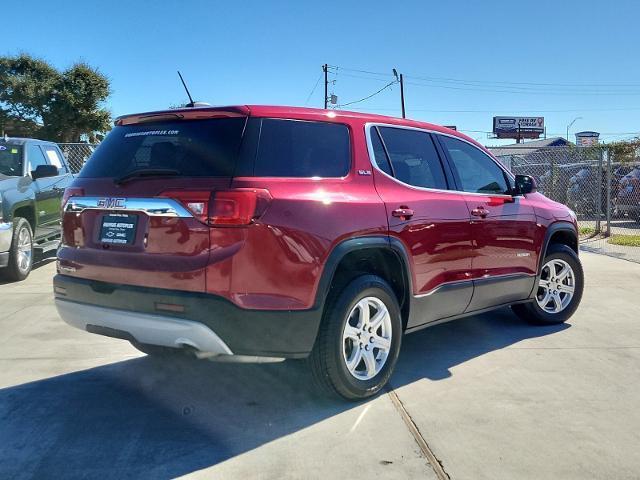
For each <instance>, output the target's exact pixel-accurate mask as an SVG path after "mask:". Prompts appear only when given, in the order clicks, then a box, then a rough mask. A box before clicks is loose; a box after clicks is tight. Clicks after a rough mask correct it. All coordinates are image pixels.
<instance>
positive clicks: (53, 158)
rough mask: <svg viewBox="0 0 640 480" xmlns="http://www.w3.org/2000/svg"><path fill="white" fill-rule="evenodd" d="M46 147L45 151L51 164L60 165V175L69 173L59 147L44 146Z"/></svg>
mask: <svg viewBox="0 0 640 480" xmlns="http://www.w3.org/2000/svg"><path fill="white" fill-rule="evenodd" d="M42 148H43V149H44V153H45V154H46V155H47V159H48V160H49V163H50V164H51V165H55V166H56V167H58V172H59V173H60V175H64V174H65V173H69V171H68V170H67V167H66V165H65V163H64V162H63V161H62V157H61V156H60V152H59V151H58V149H57V148H54V147H42Z"/></svg>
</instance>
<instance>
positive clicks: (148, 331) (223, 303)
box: [53, 274, 321, 358]
mask: <svg viewBox="0 0 640 480" xmlns="http://www.w3.org/2000/svg"><path fill="white" fill-rule="evenodd" d="M53 283H54V288H55V295H56V306H57V308H58V312H59V314H60V316H61V317H62V319H63V320H64V321H66V322H67V323H69V324H70V325H72V326H74V327H77V328H80V329H83V330H87V331H90V332H93V333H100V334H103V335H107V336H113V337H118V338H126V339H129V340H132V339H133V340H136V341H138V342H140V343H148V344H152V345H162V346H170V347H180V346H190V347H193V348H195V349H197V350H199V351H200V352H202V353H204V354H209V355H242V356H255V357H284V358H303V357H306V356H307V355H308V354H309V353H310V352H311V349H312V348H313V344H314V342H315V338H316V335H317V332H318V327H319V325H320V318H321V312H320V311H319V310H318V309H311V310H284V311H278V310H246V309H242V308H239V307H237V306H236V305H234V304H233V303H231V302H229V301H228V300H226V299H224V298H222V297H219V296H216V295H210V294H204V293H194V292H184V291H177V290H165V289H157V288H148V287H135V286H130V285H120V284H112V283H105V282H97V281H93V280H85V279H79V278H74V277H70V276H67V275H60V274H58V275H56V276H55V277H54V279H53ZM158 304H172V305H182V306H184V311H183V312H180V313H170V312H166V311H163V310H158V309H157V306H158Z"/></svg>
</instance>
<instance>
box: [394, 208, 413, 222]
mask: <svg viewBox="0 0 640 480" xmlns="http://www.w3.org/2000/svg"><path fill="white" fill-rule="evenodd" d="M413 213H414V212H413V210H412V209H410V208H409V207H404V206H403V207H400V208H396V209H395V210H394V211H393V212H391V215H393V216H394V217H398V218H400V219H401V220H407V219H409V218H411V217H413Z"/></svg>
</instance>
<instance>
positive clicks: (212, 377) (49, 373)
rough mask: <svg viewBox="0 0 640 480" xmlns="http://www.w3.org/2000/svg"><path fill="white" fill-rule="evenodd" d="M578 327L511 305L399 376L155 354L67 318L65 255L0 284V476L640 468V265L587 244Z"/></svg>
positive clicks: (590, 474)
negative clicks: (331, 389) (534, 320)
mask: <svg viewBox="0 0 640 480" xmlns="http://www.w3.org/2000/svg"><path fill="white" fill-rule="evenodd" d="M582 260H583V262H584V266H585V274H586V281H587V284H586V289H585V295H584V298H583V303H582V305H581V307H580V309H579V310H578V312H577V313H576V314H575V315H574V317H573V318H572V319H571V320H570V323H569V324H566V325H562V326H556V327H542V328H541V327H531V326H528V325H526V324H524V323H522V322H520V321H519V320H518V319H517V318H516V317H515V316H513V315H512V314H511V313H510V311H509V310H500V311H497V312H493V313H490V314H485V315H481V316H477V317H473V318H468V319H465V320H459V321H456V322H452V323H449V324H444V325H440V326H436V327H433V328H430V329H426V330H423V331H421V332H418V333H415V334H412V335H409V336H407V337H405V339H404V345H403V351H402V353H401V357H400V362H399V364H398V368H397V372H396V374H395V375H394V377H393V378H392V382H391V383H392V389H391V390H390V391H388V392H385V393H384V394H381V395H379V396H378V397H376V398H375V399H373V400H370V401H367V402H363V403H360V404H350V403H344V402H340V401H333V400H327V399H324V398H321V397H318V396H317V395H316V394H315V392H314V391H313V390H312V389H310V388H309V387H308V386H307V376H306V371H305V369H304V365H303V364H302V362H285V363H281V364H272V365H239V364H221V363H212V362H206V361H197V360H191V359H188V358H183V359H178V360H176V361H168V360H161V359H152V358H149V357H145V356H143V355H141V354H139V353H138V352H137V350H135V349H133V348H132V347H130V346H129V345H128V344H127V343H126V342H122V341H119V340H113V339H108V338H103V337H100V336H96V335H91V334H87V333H84V332H81V331H78V330H75V329H72V328H71V327H68V326H67V325H66V324H64V323H63V322H62V321H61V320H60V319H59V318H58V317H57V315H56V312H55V309H54V307H53V303H52V294H51V277H52V275H53V272H54V269H55V268H54V263H52V262H50V261H45V262H41V264H40V265H39V267H38V268H37V269H36V270H34V272H33V273H32V275H31V276H30V277H29V279H28V280H27V281H25V282H21V283H15V284H0V327H1V330H0V331H1V332H2V333H1V334H0V478H2V479H8V478H101V479H109V478H113V479H116V478H117V479H120V478H123V477H128V478H154V479H157V478H174V477H179V476H183V475H184V476H189V477H194V478H198V477H200V478H278V479H280V478H438V476H439V477H440V478H446V476H450V477H451V478H454V479H482V478H487V479H496V478H505V479H513V478H532V479H533V478H535V479H538V478H563V479H566V478H575V479H584V478H605V477H606V478H616V479H620V478H639V477H640V448H639V446H640V411H639V409H638V406H639V405H640V383H639V382H638V379H639V378H640V377H639V372H640V316H639V311H640V308H639V307H640V288H639V287H640V265H638V264H633V263H630V262H626V261H623V260H619V259H614V258H609V257H605V256H599V255H595V254H589V253H583V254H582Z"/></svg>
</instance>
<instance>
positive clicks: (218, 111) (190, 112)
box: [114, 106, 251, 126]
mask: <svg viewBox="0 0 640 480" xmlns="http://www.w3.org/2000/svg"><path fill="white" fill-rule="evenodd" d="M250 113H251V110H249V107H246V106H237V107H195V108H178V109H175V110H160V111H156V112H145V113H134V114H131V115H123V116H121V117H118V118H116V119H115V121H114V125H116V126H119V125H134V124H137V123H146V122H153V121H155V120H156V119H157V120H170V119H173V120H204V119H207V118H229V117H248V116H249V114H250Z"/></svg>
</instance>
